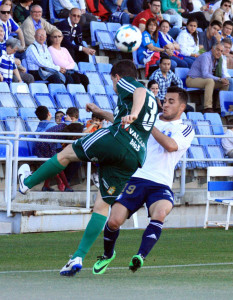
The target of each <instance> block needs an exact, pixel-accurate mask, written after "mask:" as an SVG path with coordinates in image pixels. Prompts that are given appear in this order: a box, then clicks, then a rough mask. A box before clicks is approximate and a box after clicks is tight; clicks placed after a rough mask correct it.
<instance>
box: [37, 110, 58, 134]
mask: <svg viewBox="0 0 233 300" xmlns="http://www.w3.org/2000/svg"><path fill="white" fill-rule="evenodd" d="M35 114H36V116H37V118H38V119H39V120H40V123H39V124H38V126H37V129H36V132H41V131H46V130H47V129H49V128H50V127H53V126H55V125H56V124H55V123H54V122H52V121H51V120H52V114H51V112H50V111H49V110H48V108H47V107H46V106H43V105H40V106H38V107H37V109H36V110H35Z"/></svg>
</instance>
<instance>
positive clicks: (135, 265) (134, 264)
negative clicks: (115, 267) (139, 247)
mask: <svg viewBox="0 0 233 300" xmlns="http://www.w3.org/2000/svg"><path fill="white" fill-rule="evenodd" d="M143 262H144V257H142V256H141V255H134V256H133V257H132V259H131V261H130V263H129V269H130V270H131V271H132V272H136V271H137V269H139V268H141V267H142V266H143Z"/></svg>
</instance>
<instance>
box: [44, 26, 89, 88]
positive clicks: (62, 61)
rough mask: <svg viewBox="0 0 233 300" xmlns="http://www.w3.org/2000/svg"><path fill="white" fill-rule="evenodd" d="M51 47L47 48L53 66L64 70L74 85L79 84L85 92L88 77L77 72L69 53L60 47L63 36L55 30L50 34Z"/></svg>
mask: <svg viewBox="0 0 233 300" xmlns="http://www.w3.org/2000/svg"><path fill="white" fill-rule="evenodd" d="M50 39H51V46H50V47H49V48H48V50H49V52H50V54H51V56H52V59H53V62H54V64H55V65H57V66H60V67H62V68H65V69H66V70H67V71H66V73H67V74H69V75H70V76H71V77H72V80H73V82H74V83H77V84H79V83H81V84H82V85H83V86H84V88H85V90H86V91H87V85H88V84H89V80H88V77H87V76H86V75H84V74H80V73H79V72H78V66H77V64H76V62H75V61H74V60H73V58H72V56H71V55H70V53H69V51H68V50H67V49H66V48H65V47H61V42H62V40H63V34H62V32H61V31H60V30H58V29H56V30H54V31H53V32H52V33H51V36H50Z"/></svg>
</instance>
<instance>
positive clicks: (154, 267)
mask: <svg viewBox="0 0 233 300" xmlns="http://www.w3.org/2000/svg"><path fill="white" fill-rule="evenodd" d="M230 265H233V262H226V263H207V264H189V265H164V266H145V267H143V269H162V268H190V267H206V266H230ZM128 269H129V267H112V268H111V267H110V268H108V270H128ZM82 270H83V271H87V270H88V271H89V270H92V268H83V269H82ZM59 271H60V270H31V271H30V270H26V271H22V270H21V271H20V270H18V271H17V270H16V271H0V274H10V273H43V272H59Z"/></svg>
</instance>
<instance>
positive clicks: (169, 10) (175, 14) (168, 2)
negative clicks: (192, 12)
mask: <svg viewBox="0 0 233 300" xmlns="http://www.w3.org/2000/svg"><path fill="white" fill-rule="evenodd" d="M161 3H162V9H161V10H162V13H163V14H166V15H169V22H170V23H171V24H172V25H174V26H176V27H178V28H181V27H182V17H181V13H182V12H183V11H184V10H183V8H181V6H180V2H179V1H177V0H162V2H161ZM164 19H167V18H166V17H164Z"/></svg>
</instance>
